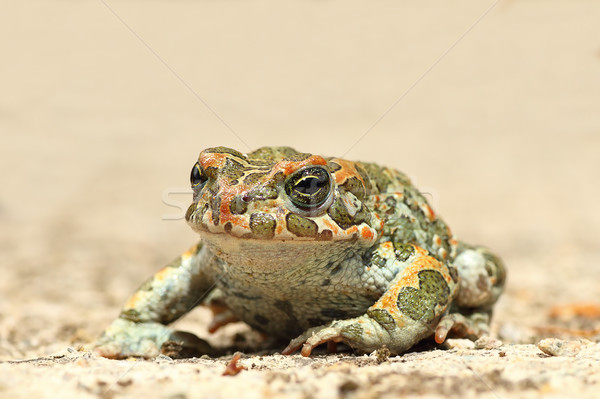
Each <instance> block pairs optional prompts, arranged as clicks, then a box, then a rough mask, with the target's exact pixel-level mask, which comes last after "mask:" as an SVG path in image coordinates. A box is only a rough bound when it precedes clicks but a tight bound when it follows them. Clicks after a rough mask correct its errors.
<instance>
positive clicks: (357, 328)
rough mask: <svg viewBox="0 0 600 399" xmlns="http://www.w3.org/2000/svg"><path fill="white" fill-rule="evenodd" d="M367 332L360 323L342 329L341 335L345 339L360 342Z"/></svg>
mask: <svg viewBox="0 0 600 399" xmlns="http://www.w3.org/2000/svg"><path fill="white" fill-rule="evenodd" d="M364 333H365V331H364V329H363V328H362V326H361V325H360V324H358V323H352V324H349V325H347V326H344V327H342V331H341V334H342V336H344V337H345V338H349V339H350V340H352V341H357V342H360V341H361V340H362V337H363V335H364Z"/></svg>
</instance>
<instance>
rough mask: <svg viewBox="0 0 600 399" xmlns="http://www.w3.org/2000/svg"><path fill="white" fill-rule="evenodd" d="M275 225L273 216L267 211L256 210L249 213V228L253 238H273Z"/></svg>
mask: <svg viewBox="0 0 600 399" xmlns="http://www.w3.org/2000/svg"><path fill="white" fill-rule="evenodd" d="M276 225H277V222H276V221H275V218H274V217H273V216H271V215H269V214H268V213H263V212H256V213H253V214H252V215H250V230H252V237H253V238H260V239H269V238H273V236H274V235H275V226H276Z"/></svg>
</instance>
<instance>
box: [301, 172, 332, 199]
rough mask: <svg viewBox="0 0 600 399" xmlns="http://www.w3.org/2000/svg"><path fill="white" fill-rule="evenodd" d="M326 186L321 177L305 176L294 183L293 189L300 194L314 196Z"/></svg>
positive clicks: (326, 183) (325, 181)
mask: <svg viewBox="0 0 600 399" xmlns="http://www.w3.org/2000/svg"><path fill="white" fill-rule="evenodd" d="M327 185H328V182H327V180H326V179H324V178H323V177H320V178H319V177H316V176H307V177H304V178H302V179H300V181H298V182H297V183H296V187H295V189H296V191H298V192H299V193H302V194H306V195H314V194H316V193H318V192H319V191H320V190H321V189H322V188H323V187H325V186H327Z"/></svg>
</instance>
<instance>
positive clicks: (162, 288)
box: [93, 243, 214, 358]
mask: <svg viewBox="0 0 600 399" xmlns="http://www.w3.org/2000/svg"><path fill="white" fill-rule="evenodd" d="M213 261H214V259H213V255H212V254H211V253H210V252H209V251H208V250H207V249H206V248H205V247H203V246H202V244H201V243H199V244H198V245H196V246H194V247H192V248H191V249H190V250H189V251H187V252H185V253H183V254H182V255H181V256H180V257H178V258H177V259H175V260H174V261H173V262H172V263H170V264H169V265H167V266H166V267H164V268H163V269H161V270H160V271H159V272H158V273H156V274H155V275H154V276H153V277H152V278H150V279H149V280H148V281H146V283H144V284H143V285H142V286H141V287H140V288H139V289H138V291H137V292H135V294H133V295H132V296H131V298H130V299H129V300H128V301H127V303H126V304H125V306H124V307H123V309H122V310H121V314H120V315H119V317H118V318H117V319H116V320H115V321H114V322H113V323H112V324H111V325H110V326H109V327H108V328H107V329H106V330H105V331H104V332H103V333H102V336H101V337H100V338H99V339H98V341H97V342H95V343H94V344H93V349H94V351H95V352H96V353H98V354H100V355H101V356H104V357H109V358H125V357H130V356H139V357H146V358H151V357H155V356H156V355H158V354H159V351H160V348H161V346H162V345H163V344H164V343H165V342H167V341H168V340H174V341H178V342H183V344H184V346H188V347H191V346H195V347H198V349H199V350H200V351H207V350H209V348H210V347H208V346H207V344H205V343H204V341H202V340H200V339H199V338H197V337H195V336H194V335H193V334H189V333H181V332H177V331H173V330H172V329H171V328H169V327H168V326H167V325H168V324H169V323H172V322H173V321H175V320H177V319H178V318H180V317H181V316H183V315H184V314H186V313H187V312H189V311H190V310H191V309H192V308H194V307H195V306H196V305H198V304H200V302H201V301H202V300H203V299H204V297H205V296H206V295H207V294H208V293H209V292H210V290H211V289H212V287H213V285H214V279H213V278H212V277H210V274H209V272H208V271H209V269H210V265H211V262H213Z"/></svg>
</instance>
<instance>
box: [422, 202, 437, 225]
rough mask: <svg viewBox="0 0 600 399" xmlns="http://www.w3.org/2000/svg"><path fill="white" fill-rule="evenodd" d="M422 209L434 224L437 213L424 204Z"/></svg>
mask: <svg viewBox="0 0 600 399" xmlns="http://www.w3.org/2000/svg"><path fill="white" fill-rule="evenodd" d="M422 208H423V211H424V212H425V215H426V216H427V218H428V219H429V221H430V222H433V221H434V220H435V212H434V211H433V209H431V207H430V206H429V205H427V204H423V205H422Z"/></svg>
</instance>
